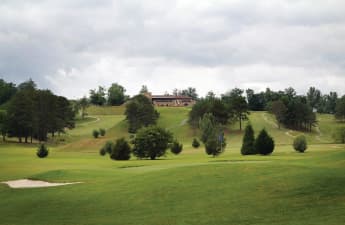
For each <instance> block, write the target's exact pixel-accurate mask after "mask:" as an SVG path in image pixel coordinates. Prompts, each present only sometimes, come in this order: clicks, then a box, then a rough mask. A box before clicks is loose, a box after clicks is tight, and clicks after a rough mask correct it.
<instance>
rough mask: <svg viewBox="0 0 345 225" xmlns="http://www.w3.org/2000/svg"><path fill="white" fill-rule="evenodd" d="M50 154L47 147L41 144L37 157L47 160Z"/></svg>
mask: <svg viewBox="0 0 345 225" xmlns="http://www.w3.org/2000/svg"><path fill="white" fill-rule="evenodd" d="M48 154H49V151H48V149H47V147H46V146H45V145H44V144H40V146H39V147H38V149H37V153H36V155H37V156H38V157H39V158H45V157H47V156H48Z"/></svg>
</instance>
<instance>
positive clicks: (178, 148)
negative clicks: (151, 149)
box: [170, 140, 183, 155]
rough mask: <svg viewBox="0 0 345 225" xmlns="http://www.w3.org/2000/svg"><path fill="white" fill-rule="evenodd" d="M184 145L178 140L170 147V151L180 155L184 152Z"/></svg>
mask: <svg viewBox="0 0 345 225" xmlns="http://www.w3.org/2000/svg"><path fill="white" fill-rule="evenodd" d="M182 149H183V145H182V144H180V143H179V142H178V141H177V140H174V142H173V143H172V144H171V146H170V150H171V152H172V153H174V154H175V155H178V154H180V153H181V152H182Z"/></svg>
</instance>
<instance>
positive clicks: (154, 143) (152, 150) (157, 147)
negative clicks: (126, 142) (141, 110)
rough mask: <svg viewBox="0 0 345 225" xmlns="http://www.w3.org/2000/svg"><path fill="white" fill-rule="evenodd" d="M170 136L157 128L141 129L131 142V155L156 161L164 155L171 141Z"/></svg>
mask: <svg viewBox="0 0 345 225" xmlns="http://www.w3.org/2000/svg"><path fill="white" fill-rule="evenodd" d="M172 138H173V137H172V134H171V133H170V132H169V131H167V130H166V129H163V128H160V127H157V126H148V127H143V128H141V129H139V130H138V133H137V135H136V137H135V139H134V141H133V144H134V147H133V154H134V155H135V156H137V157H138V158H150V159H156V158H157V157H161V156H163V155H165V152H166V150H167V149H168V147H169V143H171V141H172Z"/></svg>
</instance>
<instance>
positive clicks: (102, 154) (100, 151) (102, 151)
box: [99, 147, 107, 156]
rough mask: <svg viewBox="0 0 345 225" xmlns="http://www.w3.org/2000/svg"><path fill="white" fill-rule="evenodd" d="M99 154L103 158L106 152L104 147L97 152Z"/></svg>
mask: <svg viewBox="0 0 345 225" xmlns="http://www.w3.org/2000/svg"><path fill="white" fill-rule="evenodd" d="M99 154H100V155H101V156H105V155H106V154H107V151H106V150H105V148H104V147H102V148H101V149H100V150H99Z"/></svg>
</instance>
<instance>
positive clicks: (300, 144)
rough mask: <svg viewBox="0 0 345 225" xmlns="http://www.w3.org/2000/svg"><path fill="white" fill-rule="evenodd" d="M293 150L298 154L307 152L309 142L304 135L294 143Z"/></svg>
mask: <svg viewBox="0 0 345 225" xmlns="http://www.w3.org/2000/svg"><path fill="white" fill-rule="evenodd" d="M293 148H294V149H295V150H296V151H298V152H304V151H305V150H307V148H308V146H307V140H306V139H305V136H304V135H300V136H298V137H296V138H295V140H294V141H293Z"/></svg>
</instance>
